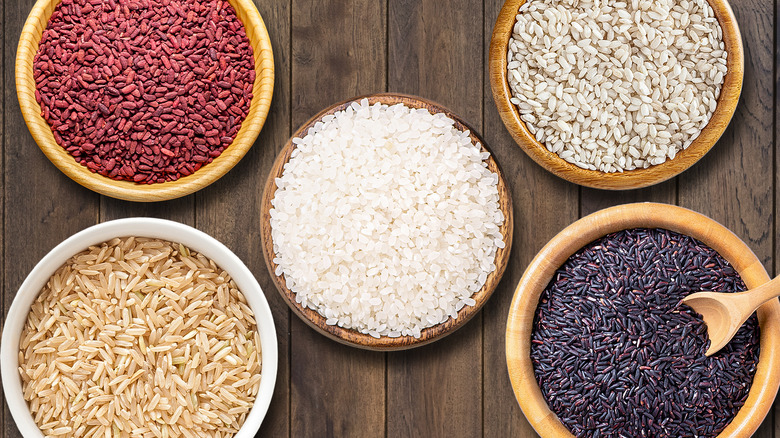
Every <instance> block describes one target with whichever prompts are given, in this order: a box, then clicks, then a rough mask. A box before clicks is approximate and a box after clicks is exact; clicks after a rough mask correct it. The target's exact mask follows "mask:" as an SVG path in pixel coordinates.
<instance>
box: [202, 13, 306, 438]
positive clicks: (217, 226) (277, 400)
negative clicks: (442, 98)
mask: <svg viewBox="0 0 780 438" xmlns="http://www.w3.org/2000/svg"><path fill="white" fill-rule="evenodd" d="M255 4H256V5H257V8H258V10H259V11H260V15H261V16H262V17H263V21H264V22H265V25H266V27H267V28H268V34H269V35H270V37H271V44H272V46H273V50H274V71H275V75H276V79H275V83H274V96H273V101H272V103H271V109H270V111H269V113H268V118H267V119H266V122H265V125H264V126H263V130H262V131H261V132H260V136H259V137H258V139H257V141H256V142H255V144H254V146H253V147H252V149H250V150H249V152H248V153H247V154H246V156H244V158H243V159H242V160H241V162H239V163H238V165H236V167H235V168H233V169H232V170H231V171H230V172H228V173H227V175H225V176H223V177H222V178H220V179H219V180H218V181H217V182H215V183H214V184H212V185H211V186H209V187H207V188H205V189H204V190H201V191H200V192H198V193H196V195H195V197H196V205H197V207H196V220H197V226H198V228H199V229H201V230H203V231H205V232H206V233H209V234H210V235H212V236H214V237H215V238H217V239H218V240H219V241H221V242H222V243H224V244H225V245H227V247H228V248H230V249H231V250H232V251H233V252H234V253H236V255H237V256H238V257H239V258H240V259H241V260H242V261H243V262H244V263H245V264H246V265H247V266H248V267H249V269H250V270H251V271H252V273H254V274H255V277H256V278H257V280H258V282H259V283H260V287H262V289H263V292H264V293H265V297H266V299H267V300H268V303H269V305H270V306H271V313H272V314H273V317H274V322H275V325H276V334H277V339H278V342H277V346H278V348H279V367H278V374H277V378H276V387H275V389H274V396H273V401H272V402H271V407H270V409H269V412H268V414H267V415H266V417H265V419H264V420H263V424H262V428H261V429H260V433H259V436H273V437H288V436H290V396H289V385H288V382H289V380H290V361H289V345H290V310H289V308H288V307H287V305H286V304H285V303H284V301H283V300H282V299H281V297H280V296H279V294H278V293H277V292H276V290H275V288H274V284H273V282H272V280H271V277H270V275H269V274H268V270H267V269H266V267H265V262H264V261H263V251H262V246H261V244H260V223H259V219H258V218H259V216H258V215H257V214H256V213H254V212H259V211H260V200H261V197H262V191H263V185H264V184H265V178H266V176H267V175H268V172H269V170H270V168H271V165H272V164H273V161H274V159H275V158H276V154H277V152H278V151H279V149H281V147H282V145H284V143H285V141H286V140H287V138H288V137H289V136H290V13H291V9H290V3H289V2H279V1H274V0H256V1H255Z"/></svg>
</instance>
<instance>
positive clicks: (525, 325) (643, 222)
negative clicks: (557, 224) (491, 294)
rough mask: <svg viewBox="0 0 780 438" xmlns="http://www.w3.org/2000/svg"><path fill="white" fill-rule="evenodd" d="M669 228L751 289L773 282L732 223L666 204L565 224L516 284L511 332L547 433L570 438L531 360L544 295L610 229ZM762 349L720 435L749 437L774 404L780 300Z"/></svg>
mask: <svg viewBox="0 0 780 438" xmlns="http://www.w3.org/2000/svg"><path fill="white" fill-rule="evenodd" d="M638 227H642V228H665V229H669V230H672V231H676V232H678V233H682V234H685V235H689V236H692V237H694V238H696V239H699V240H701V241H702V242H704V243H705V244H706V245H708V246H710V247H711V248H713V249H714V250H716V251H717V252H718V253H719V254H721V255H722V256H723V257H724V258H725V259H726V260H728V261H729V262H730V263H731V264H732V266H734V269H736V270H737V272H739V274H740V276H741V277H742V279H743V280H744V281H745V284H746V285H747V287H748V288H755V287H757V286H759V285H761V284H764V283H766V282H767V281H769V276H768V274H767V273H766V270H765V269H764V266H763V265H762V264H761V262H760V261H759V260H758V258H757V257H756V256H755V255H754V254H753V253H752V252H751V250H750V247H749V246H748V245H746V244H745V243H744V242H743V241H741V240H740V239H739V237H737V236H736V235H735V234H734V233H732V232H731V231H729V230H728V229H727V228H725V227H723V226H722V225H720V224H718V223H717V222H715V221H714V220H712V219H710V218H708V217H706V216H703V215H701V214H699V213H696V212H693V211H691V210H687V209H684V208H680V207H676V206H673V205H666V204H655V203H637V204H626V205H621V206H617V207H612V208H609V209H606V210H601V211H599V212H597V213H594V214H592V215H589V216H586V217H584V218H582V219H580V220H579V221H577V222H575V223H573V224H572V225H570V226H568V227H566V228H565V229H564V230H563V231H561V232H560V233H559V234H558V235H556V236H555V237H554V238H553V239H552V240H551V241H550V242H549V243H548V244H547V245H545V247H544V248H542V250H541V251H540V252H539V254H538V255H537V256H536V257H534V260H532V261H531V264H530V265H529V267H528V270H527V271H526V273H525V274H524V275H523V278H522V279H521V280H520V282H519V283H518V285H517V289H516V291H515V296H514V297H513V299H512V306H511V308H510V311H509V321H508V323H507V330H506V348H507V363H508V365H509V376H510V379H511V380H512V386H513V389H514V391H515V395H516V397H517V400H518V401H519V403H520V405H521V407H522V408H523V412H524V413H525V415H526V417H527V418H528V420H529V421H530V422H531V424H533V426H534V428H535V429H536V431H537V432H538V433H539V434H540V435H541V436H543V437H570V436H572V435H571V434H570V433H569V431H568V430H567V429H566V427H565V426H564V425H563V424H562V423H561V422H560V421H559V420H558V419H557V417H556V416H555V414H554V413H553V412H552V411H551V410H550V409H549V408H548V406H547V403H546V401H545V399H544V396H543V395H542V392H541V390H540V389H539V386H538V384H537V383H536V378H535V377H534V371H533V365H532V364H531V357H530V348H531V332H532V330H533V320H534V314H535V311H536V306H537V304H536V303H537V302H538V300H539V296H540V295H541V293H542V292H543V291H544V289H545V288H546V287H547V285H548V284H549V282H550V280H551V279H552V278H553V274H554V273H555V270H556V269H558V268H559V267H560V266H561V265H562V264H563V263H564V262H565V261H566V260H567V259H568V258H569V257H570V256H571V255H572V254H574V253H575V252H576V251H578V250H579V249H580V248H582V247H583V246H585V245H587V244H588V243H590V242H592V241H593V240H595V239H598V238H600V237H602V236H604V235H606V234H609V233H613V232H616V231H619V230H624V229H630V228H638ZM758 319H759V324H760V325H761V345H762V347H763V348H761V352H760V356H759V362H758V367H757V370H756V375H755V377H754V379H753V386H752V387H751V390H750V392H749V393H748V398H747V400H745V404H744V406H743V407H742V409H740V410H739V412H738V413H737V415H736V417H735V418H734V420H733V421H732V422H731V423H730V424H729V425H728V426H727V427H726V429H724V430H723V432H721V434H720V435H718V436H719V437H740V438H747V437H750V436H752V434H753V433H754V432H755V431H756V429H757V428H758V427H759V425H760V424H761V421H762V420H763V419H764V416H766V415H767V413H768V412H769V411H770V410H771V409H772V403H773V402H774V399H775V395H776V394H777V388H778V385H780V368H778V367H780V348H777V345H778V344H777V343H778V342H780V332H778V329H780V302H778V301H777V300H773V301H769V302H767V303H766V304H764V305H763V306H761V308H759V310H758Z"/></svg>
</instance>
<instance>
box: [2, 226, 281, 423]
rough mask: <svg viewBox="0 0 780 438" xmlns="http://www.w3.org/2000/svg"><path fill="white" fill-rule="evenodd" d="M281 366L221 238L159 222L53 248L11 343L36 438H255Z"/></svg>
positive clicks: (15, 320) (22, 293) (25, 289)
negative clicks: (164, 437) (43, 437)
mask: <svg viewBox="0 0 780 438" xmlns="http://www.w3.org/2000/svg"><path fill="white" fill-rule="evenodd" d="M130 236H132V238H131V237H130ZM86 265H91V266H92V267H90V266H86ZM95 266H97V268H95ZM127 272H130V273H131V275H130V276H127ZM75 273H79V275H77V276H76V275H74V274H75ZM136 274H137V275H136ZM134 275H135V277H134ZM93 280H95V281H93ZM112 285H113V287H111V286H112ZM109 288H110V289H111V291H110V292H114V293H118V295H107V294H108V292H109V291H108V289H109ZM180 304H181V305H184V306H186V307H181V306H179V305H180ZM90 309H91V310H90ZM139 309H142V310H144V312H143V313H135V312H136V311H138V310H139ZM55 324H56V325H55ZM47 326H48V327H47ZM74 327H76V328H77V329H76V330H74ZM82 327H83V330H81V328H82ZM35 330H37V332H35ZM57 335H59V336H57ZM109 338H110V339H109ZM47 342H48V343H49V344H47ZM52 343H54V344H52ZM23 344H24V345H23ZM98 344H101V345H98ZM22 347H24V348H22ZM54 358H56V360H51V359H54ZM277 361H278V352H277V345H276V330H275V328H274V322H273V318H272V315H271V310H270V307H269V306H268V302H267V301H266V299H265V296H264V295H263V291H262V289H261V288H260V285H259V284H258V283H257V280H256V279H255V278H254V276H253V275H252V273H251V271H250V270H249V269H248V268H247V267H246V265H244V263H243V262H242V261H241V260H240V259H239V258H238V257H237V256H236V255H235V254H233V253H232V252H231V251H230V250H229V249H228V248H227V247H226V246H225V245H223V244H222V243H220V242H219V241H217V240H216V239H214V238H213V237H211V236H209V235H207V234H205V233H203V232H201V231H198V230H196V229H194V228H192V227H189V226H187V225H183V224H180V223H177V222H172V221H167V220H161V219H152V218H128V219H120V220H115V221H110V222H105V223H102V224H99V225H95V226H92V227H90V228H87V229H85V230H83V231H81V232H79V233H76V234H75V235H73V236H71V237H70V238H68V239H66V240H65V241H63V242H62V243H60V244H59V245H57V246H56V247H55V248H54V249H52V250H51V251H50V252H49V253H48V254H47V255H46V256H45V257H44V258H43V259H41V261H40V262H39V263H38V264H37V265H36V266H35V268H33V270H32V272H30V274H29V275H28V276H27V278H26V279H25V281H24V282H23V283H22V286H21V287H20V288H19V291H18V292H17V294H16V297H15V298H14V301H13V303H12V304H11V308H10V309H9V312H8V316H7V318H6V321H5V327H4V329H3V334H2V345H0V368H1V370H0V371H1V372H2V379H3V390H4V392H5V397H6V400H7V405H8V408H9V410H10V411H11V414H12V415H13V418H14V421H15V423H16V425H17V427H18V428H19V431H20V432H21V433H22V435H23V436H24V437H42V436H44V433H43V432H42V429H43V430H45V431H46V433H45V435H46V436H63V437H66V436H98V434H99V436H103V435H104V434H105V433H109V434H110V435H111V436H143V437H154V436H166V437H168V436H170V437H174V436H193V437H202V436H220V437H231V436H234V437H238V438H246V437H252V436H255V434H256V433H257V431H258V429H259V427H260V424H261V422H262V420H263V417H264V416H265V414H266V412H267V410H268V407H269V405H270V402H271V396H272V394H273V390H274V384H275V381H276V371H277ZM38 362H41V363H43V364H40V363H38ZM46 362H48V363H46ZM80 370H81V371H80ZM85 370H86V371H85ZM258 371H259V373H258ZM87 375H88V376H87ZM85 376H86V377H88V378H85ZM98 381H99V383H100V384H98ZM77 382H78V383H77ZM89 382H92V384H90V383H89ZM73 394H76V395H75V396H74V395H73ZM85 400H86V401H85ZM128 404H129V406H128ZM31 410H32V412H35V414H33V413H32V412H31ZM109 419H111V420H110V421H109ZM106 423H107V424H106Z"/></svg>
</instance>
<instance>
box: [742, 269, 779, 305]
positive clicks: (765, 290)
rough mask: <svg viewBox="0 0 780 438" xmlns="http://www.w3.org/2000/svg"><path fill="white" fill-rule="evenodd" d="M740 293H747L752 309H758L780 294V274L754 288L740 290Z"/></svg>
mask: <svg viewBox="0 0 780 438" xmlns="http://www.w3.org/2000/svg"><path fill="white" fill-rule="evenodd" d="M740 294H745V298H747V299H748V300H747V301H748V303H749V304H750V306H751V307H752V309H754V310H755V309H758V307H759V306H761V305H762V304H764V303H766V302H767V301H769V300H771V299H772V298H775V297H778V296H780V276H777V277H775V278H774V279H772V280H771V281H769V282H767V283H764V284H762V285H761V286H759V287H757V288H755V289H753V290H750V291H748V292H740Z"/></svg>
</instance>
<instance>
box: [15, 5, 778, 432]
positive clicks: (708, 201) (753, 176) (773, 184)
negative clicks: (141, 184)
mask: <svg viewBox="0 0 780 438" xmlns="http://www.w3.org/2000/svg"><path fill="white" fill-rule="evenodd" d="M255 3H256V4H257V7H258V9H259V10H260V13H261V14H262V16H263V19H264V20H265V23H266V26H267V27H268V30H269V33H270V35H271V39H272V41H273V49H274V56H275V65H276V84H275V91H274V99H273V105H272V107H271V112H270V115H269V118H268V120H267V122H266V124H265V127H264V128H263V131H262V132H261V134H260V137H259V139H258V140H257V142H256V143H255V145H254V147H253V148H252V150H251V151H250V152H249V153H248V154H247V155H246V157H244V159H243V160H242V161H241V162H240V163H239V164H238V165H237V166H236V167H235V168H234V169H233V170H232V171H231V172H229V173H228V174H227V175H226V176H225V177H223V178H222V179H221V180H219V181H217V182H216V183H214V184H213V185H211V186H210V187H208V188H206V189H204V190H202V191H200V192H198V193H196V194H194V195H191V196H188V197H186V198H181V199H178V200H174V201H170V202H162V203H156V204H137V203H131V202H124V201H118V200H115V199H112V198H107V197H104V196H99V195H97V194H95V193H93V192H91V191H89V190H87V189H84V188H82V187H81V186H79V185H78V184H76V183H75V182H73V181H71V180H70V179H68V178H67V177H65V176H64V175H63V174H62V173H60V172H59V171H58V170H57V169H56V168H55V167H54V166H53V165H52V164H51V163H50V162H49V161H48V160H47V159H46V158H45V157H44V155H43V153H41V151H40V150H39V149H38V147H37V146H36V144H35V142H34V141H33V139H32V137H31V136H30V134H29V132H28V131H27V127H26V126H25V124H24V120H23V119H22V115H21V113H20V112H19V106H18V103H17V100H16V93H15V84H14V71H13V65H14V58H15V55H16V44H17V42H18V38H19V34H20V32H21V29H22V25H23V23H24V21H25V19H26V17H27V14H28V13H29V11H30V9H31V8H32V5H33V1H31V0H3V1H2V2H0V17H2V19H1V20H2V21H0V32H2V34H3V37H2V43H0V44H2V53H3V57H2V65H1V68H2V78H3V82H2V83H3V88H2V90H3V92H2V94H0V99H2V101H1V102H0V103H1V104H2V107H3V111H2V112H1V113H0V138H2V142H3V143H2V154H1V155H0V166H2V179H1V180H0V186H1V187H2V189H1V190H0V204H1V205H2V209H0V214H1V215H2V227H3V228H2V235H0V242H1V243H2V252H0V266H1V267H2V269H1V270H0V283H1V284H2V287H3V294H2V305H3V309H4V315H5V313H6V312H7V311H8V307H9V306H10V305H11V301H12V299H13V297H14V294H15V292H16V289H17V288H18V287H19V285H20V284H21V282H22V280H23V279H24V278H25V276H26V275H27V273H28V272H29V271H30V270H31V269H32V267H33V266H34V265H35V263H37V262H38V260H39V259H40V258H41V257H42V256H43V255H44V254H46V253H47V252H48V251H49V250H50V249H51V248H52V247H54V246H55V245H56V244H57V243H59V242H60V241H62V240H63V239H65V238H66V237H68V236H70V235H71V234H73V233H75V232H77V231H79V230H81V229H83V228H85V227H88V226H90V225H93V224H96V223H98V222H103V221H107V220H111V219H116V218H122V217H128V216H155V217H162V218H167V219H172V220H176V221H179V222H183V223H186V224H190V225H193V226H195V227H197V228H198V229H200V230H203V231H205V232H207V233H209V234H211V235H212V236H214V237H216V238H217V239H219V240H221V241H222V242H224V243H225V244H226V245H227V246H228V247H229V248H230V249H232V250H233V251H234V252H235V253H236V254H237V255H238V256H239V257H240V258H241V259H242V260H244V262H245V263H246V264H247V265H248V266H249V268H250V269H251V270H252V272H254V274H255V275H256V277H257V279H258V280H259V281H260V284H261V285H262V287H263V289H264V290H265V294H266V297H267V298H268V301H269V302H270V304H271V308H272V310H273V313H274V318H275V321H276V328H277V332H278V335H279V351H280V358H279V375H278V378H277V382H276V392H275V394H274V398H273V401H272V403H271V409H270V411H269V413H268V416H267V417H266V419H265V421H264V422H263V426H262V429H261V431H260V434H259V436H264V437H288V436H289V437H426V438H428V437H447V438H455V437H469V438H470V437H481V436H484V437H510V436H513V437H531V436H536V434H535V433H534V431H533V430H532V429H531V428H530V426H529V425H528V423H527V422H526V421H525V419H524V417H523V415H522V413H521V411H520V409H519V407H518V405H517V403H516V402H515V399H514V396H513V395H512V390H511V388H510V384H509V378H508V375H507V371H506V363H505V359H504V329H505V325H506V317H507V310H508V308H509V302H510V300H511V298H512V294H513V292H514V287H515V285H516V284H517V282H518V280H519V279H520V276H521V275H522V273H523V270H524V269H525V267H526V265H527V264H528V262H529V261H530V260H531V258H532V257H533V256H534V254H535V253H536V252H537V251H538V250H539V249H540V248H541V247H542V246H543V245H544V244H545V243H546V242H547V241H548V240H549V239H550V238H551V237H552V236H554V235H555V234H556V233H557V232H558V231H560V230H561V229H562V228H564V227H565V226H566V225H568V224H570V223H571V222H573V221H574V220H576V219H577V218H579V217H581V216H583V215H586V214H588V213H590V212H593V211H596V210H598V209H601V208H604V207H607V206H611V205H615V204H621V203H627V202H635V201H658V202H666V203H672V204H678V205H681V206H684V207H688V208H691V209H694V210H696V211H699V212H701V213H704V214H706V215H708V216H710V217H712V218H714V219H716V220H718V221H719V222H721V223H723V224H724V225H726V226H727V227H728V228H730V229H731V230H733V231H734V232H735V233H736V234H737V235H738V236H739V237H741V238H742V239H743V240H744V241H745V242H747V243H748V245H749V246H750V247H751V248H752V249H753V251H754V252H755V253H756V254H757V255H758V257H759V259H761V261H762V262H763V263H764V266H766V268H767V270H768V271H769V273H770V274H772V273H774V272H777V269H778V264H779V263H780V247H778V244H777V240H778V239H777V238H778V225H777V220H776V219H775V218H776V217H777V216H776V215H777V214H778V213H780V210H778V206H779V205H780V202H778V201H780V193H778V184H780V178H778V177H777V172H776V169H777V168H778V165H780V161H778V148H777V144H776V142H775V137H776V135H777V131H776V110H777V108H778V106H777V105H778V100H777V96H776V93H775V91H776V89H777V76H776V72H777V66H778V62H779V61H780V59H779V58H778V55H777V53H776V49H775V41H776V40H777V38H778V37H780V32H778V30H777V26H775V24H776V5H775V4H774V3H773V2H772V0H733V1H732V7H733V9H734V11H735V13H736V16H737V18H738V21H739V24H740V27H741V30H742V36H743V40H744V46H745V82H744V89H743V91H742V98H741V101H740V103H739V106H738V108H737V113H736V115H735V117H734V119H733V120H732V122H731V125H730V127H729V128H728V130H727V131H726V133H725V134H724V136H723V137H722V138H721V140H720V141H719V142H718V144H717V145H716V146H715V147H714V149H713V150H712V151H711V152H710V153H709V154H708V155H707V156H706V157H705V158H704V159H702V160H701V161H700V162H699V163H698V164H696V165H695V166H693V167H692V168H691V169H689V170H688V171H686V172H685V173H683V174H682V175H681V176H679V177H677V178H675V179H673V180H671V181H668V182H666V183H663V184H660V185H657V186H654V187H651V188H648V189H643V190H635V191H628V192H607V191H598V190H593V189H587V188H582V187H578V186H576V185H573V184H570V183H567V182H565V181H563V180H561V179H558V178H556V177H554V176H553V175H551V174H549V173H547V172H546V171H544V170H543V169H542V168H541V167H539V166H538V165H536V164H535V163H533V162H532V161H531V160H530V159H529V158H528V157H527V156H526V155H525V154H524V153H523V152H522V151H521V150H520V149H519V148H518V147H517V146H516V145H515V144H514V142H513V141H512V139H511V138H510V137H509V134H508V133H507V131H506V130H505V128H504V125H503V124H502V123H501V120H500V119H499V117H498V113H497V112H496V108H495V105H494V103H493V98H492V95H491V93H490V87H489V85H488V82H487V48H488V45H489V43H490V34H491V30H492V27H493V23H494V22H495V19H496V16H497V14H498V11H499V9H500V8H501V5H502V0H485V1H484V4H483V3H481V2H479V1H478V0H446V1H442V0H349V1H347V0H327V1H326V0H255ZM380 91H397V92H404V93H411V94H417V95H420V96H423V97H426V98H430V99H432V100H435V101H438V102H439V103H441V104H443V105H445V106H447V107H449V108H450V109H452V110H453V111H455V112H456V113H457V114H459V115H461V116H462V117H463V118H464V119H465V120H466V121H467V122H468V123H470V124H471V125H472V126H473V127H475V128H476V129H477V130H478V131H479V132H480V133H481V134H482V135H483V137H484V138H485V140H486V142H487V143H488V145H489V146H490V147H491V148H492V150H493V151H494V153H495V155H496V157H497V159H498V160H499V163H500V164H501V166H502V168H503V170H504V171H505V173H506V176H507V180H508V182H509V185H510V189H511V192H512V195H513V201H514V205H515V223H514V226H515V234H514V242H515V243H514V247H513V249H512V256H511V259H510V264H509V267H508V269H507V272H506V274H505V275H504V278H503V281H502V282H501V284H500V285H499V287H498V289H497V290H496V292H495V294H494V295H493V297H492V298H491V299H490V301H489V302H488V303H487V305H486V306H485V308H484V309H483V310H482V312H481V313H480V314H478V315H477V316H476V317H475V318H474V319H473V320H471V321H470V322H469V323H468V324H467V325H466V326H465V327H464V328H463V329H461V330H460V331H458V332H456V333H455V334H453V335H451V336H449V337H448V338H446V339H444V340H442V341H440V342H436V343H434V344H431V345H429V346H425V347H421V348H418V349H415V350H411V351H405V352H395V353H375V352H367V351H360V350H357V349H354V348H349V347H345V346H343V345H340V344H337V343H336V342H333V341H330V340H328V339H326V338H325V337H323V336H321V335H319V334H317V333H316V332H314V331H313V330H312V329H310V328H309V327H308V326H306V325H305V324H304V323H303V322H301V321H300V320H298V318H297V317H295V316H293V315H291V314H290V311H289V310H288V308H287V307H286V305H285V304H284V303H283V302H282V300H281V298H280V297H279V295H278V293H277V291H276V290H275V289H274V286H273V283H272V282H271V278H270V277H269V274H268V272H267V271H266V267H265V263H264V261H263V256H262V252H261V245H260V236H259V233H260V231H259V230H260V227H259V223H258V221H259V219H258V217H259V211H260V196H261V191H262V186H263V183H264V181H265V178H266V176H267V174H268V172H269V169H270V167H271V164H272V162H273V160H274V157H275V155H276V153H277V152H278V151H279V149H280V148H281V147H282V145H283V144H284V143H285V141H286V140H287V138H288V136H289V135H290V133H291V132H292V131H293V130H294V129H295V128H296V127H297V126H299V125H300V124H302V123H303V122H304V121H306V120H307V119H308V118H309V117H311V116H312V115H313V114H315V113H316V112H318V111H319V110H320V109H322V108H324V107H325V106H327V105H329V104H331V103H334V102H336V101H339V100H342V99H346V98H349V97H351V96H355V95H359V94H365V93H373V92H380ZM3 407H4V412H3V415H2V417H1V418H0V421H2V422H1V423H0V430H1V431H2V432H1V433H0V435H1V436H2V437H4V438H10V437H17V436H19V432H18V431H17V429H16V426H15V425H14V422H13V419H12V418H11V416H10V414H9V412H8V410H7V408H5V406H3ZM779 414H780V409H775V410H774V411H773V412H770V414H769V416H768V417H767V419H766V421H765V422H764V423H763V425H762V427H761V429H759V431H758V433H757V434H756V436H760V437H772V436H775V435H777V436H778V437H780V421H777V422H776V420H775V415H779ZM778 420H780V418H778ZM776 423H777V424H776Z"/></svg>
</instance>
